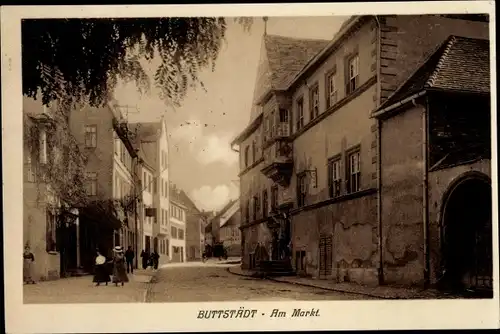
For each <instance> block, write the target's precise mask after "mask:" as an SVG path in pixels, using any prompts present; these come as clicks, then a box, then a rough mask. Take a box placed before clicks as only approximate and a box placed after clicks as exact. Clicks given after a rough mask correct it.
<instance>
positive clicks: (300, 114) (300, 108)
mask: <svg viewBox="0 0 500 334" xmlns="http://www.w3.org/2000/svg"><path fill="white" fill-rule="evenodd" d="M295 108H296V109H297V115H296V116H297V119H296V120H295V130H296V131H300V130H301V129H302V128H303V127H304V97H303V96H301V97H299V98H298V99H297V100H296V101H295Z"/></svg>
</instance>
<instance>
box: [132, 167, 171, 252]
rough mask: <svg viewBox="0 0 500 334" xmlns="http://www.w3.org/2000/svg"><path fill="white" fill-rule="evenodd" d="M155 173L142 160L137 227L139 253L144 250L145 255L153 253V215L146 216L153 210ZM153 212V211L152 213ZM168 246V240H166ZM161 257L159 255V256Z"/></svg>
mask: <svg viewBox="0 0 500 334" xmlns="http://www.w3.org/2000/svg"><path fill="white" fill-rule="evenodd" d="M155 174H156V172H155V170H154V169H153V167H151V166H149V165H148V164H147V162H145V161H144V160H143V161H142V163H141V170H140V174H139V175H141V177H142V182H141V187H140V189H141V193H142V199H141V201H140V204H139V210H138V216H139V221H140V223H139V226H141V227H142V228H141V231H140V235H141V238H140V243H139V247H138V248H139V252H140V251H142V250H145V251H146V252H147V253H151V252H152V251H153V248H152V245H153V226H154V224H155V219H154V215H148V210H154V201H153V197H154V195H153V182H152V180H153V175H155ZM153 212H154V211H153ZM167 245H168V239H167ZM139 255H140V253H139ZM160 256H161V254H160Z"/></svg>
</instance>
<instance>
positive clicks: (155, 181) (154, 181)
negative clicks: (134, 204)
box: [153, 177, 158, 194]
mask: <svg viewBox="0 0 500 334" xmlns="http://www.w3.org/2000/svg"><path fill="white" fill-rule="evenodd" d="M157 180H158V178H156V177H154V178H153V194H156V191H157V186H158V184H157V183H158V182H157Z"/></svg>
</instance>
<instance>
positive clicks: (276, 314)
mask: <svg viewBox="0 0 500 334" xmlns="http://www.w3.org/2000/svg"><path fill="white" fill-rule="evenodd" d="M270 317H271V318H286V317H287V313H286V312H285V311H281V310H279V309H277V308H275V309H273V311H272V312H271V315H270ZM291 317H292V318H294V317H319V309H315V308H312V309H310V310H303V309H300V308H296V309H294V310H293V312H292V316H291Z"/></svg>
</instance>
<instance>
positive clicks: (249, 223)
mask: <svg viewBox="0 0 500 334" xmlns="http://www.w3.org/2000/svg"><path fill="white" fill-rule="evenodd" d="M464 3H465V2H464ZM476 3H479V4H477V5H478V6H479V5H480V4H481V3H482V4H483V5H485V6H483V7H482V8H485V10H484V9H483V10H482V11H481V10H474V8H473V7H471V8H472V9H471V10H470V11H462V12H456V10H453V8H452V6H443V8H442V10H439V11H436V12H435V13H423V12H420V13H419V12H415V13H411V11H410V10H408V12H401V13H397V14H391V12H389V10H390V7H391V6H393V5H392V4H389V3H386V4H383V5H384V6H383V7H384V8H385V10H386V12H381V13H380V14H379V13H377V12H376V11H374V12H373V13H369V12H366V14H364V15H360V14H352V15H351V14H349V11H345V10H344V11H342V10H338V11H336V8H337V7H335V5H333V4H330V6H332V9H331V11H330V12H325V11H323V12H321V11H317V14H316V15H312V14H311V15H300V16H299V15H297V14H296V15H293V14H290V15H284V14H279V11H277V13H278V14H272V12H270V13H269V14H267V13H266V12H265V10H262V9H261V10H260V11H256V12H257V13H256V14H255V15H249V14H245V10H241V8H240V9H239V10H235V11H232V12H228V14H227V15H220V14H218V15H217V14H215V13H216V11H215V9H212V10H211V11H208V12H207V13H210V14H201V11H200V10H198V11H192V13H193V14H194V13H196V15H189V14H184V15H181V14H182V13H188V11H187V8H186V6H177V7H183V10H178V12H179V14H178V15H172V14H167V13H168V12H169V10H168V7H169V6H160V7H159V8H163V9H161V10H157V11H155V10H154V9H153V8H152V7H151V6H150V7H149V8H145V7H147V6H145V7H140V6H137V7H138V9H137V12H135V11H134V8H133V7H135V6H128V8H123V11H118V10H117V11H116V13H117V14H116V15H106V13H110V12H112V11H108V12H106V11H104V12H102V13H101V14H100V15H85V14H84V12H83V9H82V13H77V9H78V6H72V7H75V8H73V11H71V10H70V9H69V8H70V7H69V6H67V7H64V8H66V10H68V15H64V14H61V13H62V12H61V13H59V14H57V15H56V16H54V15H52V16H51V15H50V14H43V15H40V14H37V13H36V11H35V10H33V9H32V10H33V15H31V14H29V13H30V10H27V11H26V12H25V13H27V15H24V14H22V13H21V12H19V9H17V12H16V14H15V17H16V18H17V17H18V16H19V20H17V21H15V20H14V19H12V18H11V19H10V21H9V20H7V19H6V17H7V16H8V15H9V14H8V12H7V11H6V10H4V9H2V40H3V41H2V50H7V52H10V54H9V55H7V53H6V54H5V55H2V73H3V74H2V82H3V85H2V86H3V87H4V88H3V89H2V91H3V92H2V95H4V96H7V98H9V100H8V101H14V99H15V100H16V104H15V105H14V104H9V105H7V102H4V105H3V107H2V123H3V124H4V126H3V127H4V128H3V129H2V132H3V133H2V138H3V141H4V145H3V157H4V158H5V157H6V156H8V154H9V152H12V151H16V156H15V159H14V160H15V161H12V162H9V161H7V162H6V163H5V164H9V166H7V167H6V168H4V174H3V177H4V180H7V179H11V180H10V181H9V182H8V183H7V182H6V183H5V184H4V196H5V199H4V208H5V209H6V213H5V214H4V220H7V216H9V217H10V218H9V220H7V221H6V225H5V226H4V231H5V233H4V235H5V237H4V239H5V240H7V239H11V235H12V239H16V238H18V239H19V240H11V241H9V242H8V245H7V244H5V246H4V247H5V250H6V254H7V255H6V258H7V257H8V258H9V259H11V260H9V261H10V262H6V264H5V266H6V268H7V267H9V263H15V265H16V267H11V268H12V269H9V271H10V270H12V272H11V273H10V274H11V275H12V279H11V278H9V282H7V280H6V287H7V286H8V284H9V283H10V284H11V286H12V288H13V289H18V290H19V291H18V293H19V296H18V297H15V298H16V299H15V303H16V306H15V308H16V309H18V310H22V309H23V307H28V306H30V307H31V306H33V307H42V308H40V309H39V310H43V309H44V307H58V306H60V307H62V308H60V309H61V310H65V308H66V311H67V312H69V310H70V309H69V307H79V310H82V312H87V311H86V310H88V312H97V313H89V316H91V314H92V316H96V315H97V314H99V312H107V311H104V310H109V309H110V308H114V307H119V305H123V306H126V305H129V304H132V305H134V304H135V306H134V307H148V309H147V310H149V311H146V313H141V314H147V313H149V315H147V317H154V318H156V317H157V314H156V313H154V312H158V317H160V318H162V317H167V315H161V313H160V312H166V311H160V310H163V307H170V308H169V310H170V311H169V312H170V314H169V315H168V317H169V319H171V321H172V324H164V327H163V328H158V330H173V329H180V328H182V329H184V330H193V329H196V328H205V326H207V324H209V325H210V326H211V327H206V328H212V330H218V329H223V328H224V327H217V324H220V323H221V322H222V321H223V320H226V322H229V323H231V324H226V325H224V326H230V328H233V329H234V328H236V327H232V326H236V325H235V323H236V322H238V320H240V321H243V320H244V321H245V323H246V324H247V325H243V323H241V324H240V327H241V328H242V329H245V328H246V329H249V328H254V327H253V326H259V324H258V323H259V321H260V320H259V319H260V318H261V319H265V322H266V323H271V324H272V323H273V319H275V322H274V324H273V325H272V326H278V325H277V324H278V321H280V320H285V319H292V320H293V319H294V318H298V319H302V321H306V320H307V322H311V321H313V322H315V321H320V320H321V321H323V323H325V324H326V325H328V323H329V322H330V329H334V328H333V327H335V326H339V325H338V324H337V325H333V324H331V321H332V319H331V315H332V314H334V312H335V313H338V312H342V309H345V312H346V313H347V312H355V310H356V307H355V305H358V304H352V303H349V301H351V302H352V301H358V302H359V303H361V301H371V304H370V303H367V304H363V305H366V307H367V308H366V311H364V312H368V311H367V310H368V309H370V310H377V308H379V307H378V306H377V305H381V304H373V303H376V301H379V302H382V301H385V302H386V303H387V301H391V302H389V303H388V304H389V307H394V308H398V307H399V306H398V305H403V304H398V303H403V302H404V301H412V300H413V301H417V300H418V301H421V302H423V301H425V303H429V305H431V303H440V302H445V301H447V300H448V301H449V303H461V301H463V303H466V302H473V301H475V302H477V303H480V302H485V303H488V304H487V305H489V306H488V307H489V312H486V313H487V314H489V316H490V318H488V319H490V322H489V323H495V322H496V323H498V321H499V318H498V305H496V304H498V291H497V290H498V282H496V280H497V279H498V217H497V206H496V204H494V203H495V202H497V197H496V196H497V194H496V192H497V187H496V182H497V176H496V173H495V170H496V167H495V166H496V115H494V114H495V113H494V110H496V94H495V91H496V71H495V70H496V69H493V68H492V64H493V63H494V59H495V57H496V56H495V54H494V53H492V52H494V44H493V43H494V38H495V35H494V30H495V29H494V26H492V24H493V25H494V16H493V17H492V15H494V14H492V13H493V12H494V10H493V12H491V11H492V9H491V8H493V7H492V6H490V7H488V6H486V5H487V4H486V3H484V2H481V1H479V2H476ZM296 5H297V4H296ZM361 5H362V4H361ZM423 5H425V6H427V4H423ZM365 6H366V5H365ZM464 6H465V5H464ZM470 6H473V4H472V5H470ZM94 7H95V8H97V7H103V8H105V7H108V9H110V8H109V7H111V6H94ZM214 7H216V6H215V5H212V8H214ZM220 7H224V6H223V5H220ZM82 8H83V7H82ZM139 8H143V9H144V13H148V14H147V15H143V16H141V13H143V10H142V9H141V10H139ZM276 8H279V5H277V6H276ZM356 8H362V7H359V6H358V7H356ZM398 8H402V7H398ZM436 8H437V7H436ZM464 8H465V7H464ZM8 9H11V10H12V12H14V10H13V9H12V8H8ZM47 9H48V8H47ZM181 9H182V8H181ZM41 11H42V12H43V9H41ZM358 11H359V10H358ZM365 11H366V10H365ZM97 12H99V11H98V9H96V13H97ZM220 12H221V13H223V11H220ZM351 12H353V13H354V12H355V11H354V10H351ZM20 13H21V14H20ZM44 13H50V11H47V10H46V11H45V12H44ZM85 13H92V11H90V10H88V11H85ZM118 13H119V14H118ZM161 13H166V14H165V16H163V15H162V14H161ZM171 13H176V11H171ZM212 13H214V14H213V15H212ZM235 13H238V14H235ZM286 13H292V12H291V11H286ZM356 13H358V12H356ZM52 14H54V13H53V12H52ZM71 14H73V15H71ZM82 14H83V15H82ZM5 21H9V24H11V25H12V26H13V23H12V22H14V21H15V23H16V28H15V29H16V30H15V31H17V32H19V36H17V37H15V38H14V37H13V36H14V35H15V33H14V34H9V35H10V36H9V37H6V36H7V34H6V33H8V32H9V31H7V24H4V23H5ZM492 32H493V34H492ZM6 38H8V39H9V41H15V43H17V44H15V43H14V42H11V43H13V44H8V45H6V44H7V42H6V41H5V39H6ZM16 57H17V58H16ZM14 59H15V64H13V61H14ZM16 68H17V69H16ZM14 70H16V71H18V73H17V75H18V78H16V77H15V76H13V75H14V74H13V73H14V72H12V71H14ZM4 76H9V79H7V78H5V77H4ZM6 80H9V84H10V83H11V82H12V83H15V84H13V87H14V86H15V87H16V88H15V89H14V88H13V87H11V88H5V84H6ZM492 94H493V96H492ZM8 109H10V110H8ZM9 128H10V130H9ZM14 129H15V131H14ZM15 136H17V137H15ZM18 156H19V158H17V157H18ZM16 159H18V160H19V162H17V160H16ZM4 161H5V160H4ZM21 164H22V168H21ZM21 183H22V186H21ZM7 188H8V189H7ZM19 191H21V192H20V193H19ZM18 193H19V195H18ZM21 197H22V203H23V206H22V207H21V206H20V203H16V205H15V208H14V207H13V205H14V204H12V207H11V208H10V209H8V208H9V206H11V203H13V202H14V201H17V200H18V199H19V201H20V200H21ZM7 210H8V212H7ZM12 225H14V226H13V227H12V228H17V229H18V230H19V233H18V232H17V230H11V226H12ZM16 225H17V226H16ZM10 231H12V233H11V232H10ZM14 232H15V233H14ZM17 234H19V236H18V235H17ZM9 245H10V246H9ZM11 246H12V247H11ZM21 252H22V255H23V258H22V262H21V256H20V255H21V254H20V253H21ZM17 268H18V269H19V270H18V272H16V274H14V271H15V270H17ZM21 270H22V277H21ZM21 281H22V285H21ZM16 284H17V285H16ZM9 289H10V288H9ZM11 293H12V294H13V293H14V292H11ZM16 293H17V291H16ZM495 301H496V304H495ZM252 302H257V303H252ZM325 302H328V303H329V304H325ZM336 302H339V303H336ZM12 303H14V297H12ZM17 303H19V305H17ZM332 303H334V305H335V307H336V308H335V309H331V310H329V308H330V306H328V305H330V304H332ZM113 304H118V305H113ZM23 305H24V306H23ZM99 305H102V308H100V307H101V306H99ZM141 305H142V306H141ZM152 305H160V307H162V308H161V309H158V308H151V309H150V308H149V306H152ZM264 305H268V306H266V307H265V309H264V308H263V307H264ZM359 305H360V304H359ZM369 305H371V306H370V307H371V308H368V307H369ZM405 305H406V304H405ZM423 305H424V306H423V307H422V305H420V306H419V308H425V305H427V304H423ZM436 305H441V304H436ZM442 305H445V304H442ZM446 305H453V304H446ZM457 305H458V304H457ZM468 305H472V304H468ZM492 305H496V309H492V308H491V307H492ZM441 307H444V306H441ZM181 308H182V310H184V311H181ZM188 308H189V309H190V311H187V310H188ZM6 309H9V307H8V306H6ZM91 309H94V310H93V311H92V310H91ZM405 309H406V310H411V309H412V307H411V306H408V307H406V308H405ZM434 309H435V310H438V309H440V307H439V306H437V308H434ZM33 310H34V309H33ZM97 310H103V311H99V312H98V311H97ZM123 310H126V308H124V309H123ZM151 310H152V311H151ZM154 310H156V311H154ZM176 310H177V311H176ZM12 312H13V311H12ZM30 312H31V311H30ZM39 312H43V311H39ZM151 312H153V313H151ZM176 312H178V313H176ZM385 312H389V311H385ZM415 312H417V311H415ZM495 314H496V315H495ZM131 315H132V314H131ZM385 315H387V313H385ZM79 316H83V315H82V314H80V315H79ZM122 316H123V313H122ZM372 316H374V317H376V314H375V315H373V314H372ZM485 316H486V315H485ZM11 317H12V319H11V320H12V322H13V323H16V326H20V323H21V322H22V321H21V320H19V319H14V318H16V314H14V312H13V313H12V314H11ZM38 317H41V318H40V319H44V318H43V316H41V315H39V316H38ZM133 317H135V318H136V320H138V319H139V318H138V315H137V316H136V315H134V316H133ZM179 317H180V318H179ZM175 318H178V319H175ZM181 318H182V319H183V320H182V324H181ZM348 318H352V319H358V321H360V320H359V319H360V318H355V317H353V316H349V317H348ZM165 319H166V318H165ZM130 320H132V319H130ZM455 320H456V321H459V320H457V319H455ZM45 321H46V322H50V321H47V319H46V318H45ZM61 321H63V320H61ZM80 321H83V320H80ZM110 321H111V320H110ZM216 321H217V322H216ZM268 321H269V322H268ZM351 321H355V320H351ZM414 321H417V320H415V319H414ZM75 322H76V320H75ZM126 322H127V323H128V320H127V321H126ZM146 322H147V320H146ZM177 322H179V324H177ZM78 323H81V322H78ZM152 323H154V324H155V325H153V324H151V326H152V327H150V328H149V327H148V328H149V329H146V327H147V326H146V327H145V328H143V329H144V330H153V328H156V327H155V326H156V324H159V323H160V322H159V321H157V320H154V321H153V320H152ZM174 323H175V324H174ZM193 323H197V324H196V325H194V324H193ZM249 323H254V325H248V324H249ZM351 323H352V322H351ZM284 324H285V323H284V322H283V323H282V325H281V326H282V327H280V328H281V329H285V328H284V327H283V326H284ZM24 325H26V324H24ZM260 325H261V326H262V325H263V324H260ZM303 325H306V323H303ZM326 325H325V326H326ZM407 325H408V326H409V324H407ZM51 326H52V327H51ZM53 326H55V324H50V323H48V324H43V325H42V324H39V326H38V327H37V331H38V330H39V331H40V332H43V331H44V328H45V329H46V330H45V331H47V330H48V328H51V331H52V330H53V331H54V332H55V329H53V328H54V327H53ZM94 326H97V324H95V325H94ZM110 326H111V324H110ZM143 326H144V324H143ZM192 326H195V327H192ZM196 326H199V327H196ZM249 326H251V327H249ZM288 326H289V325H288ZM293 326H295V325H293ZM293 326H292V327H293ZM402 326H405V325H404V324H403V325H402ZM464 326H465V325H464ZM16 328H18V327H16ZM19 328H20V327H19ZM23 328H24V327H23ZM29 328H35V327H29ZM73 328H74V327H73ZM93 328H94V329H93V330H92V331H94V330H95V331H98V330H102V331H108V332H114V331H120V329H118V328H115V329H112V327H109V328H107V327H106V328H104V327H93ZM120 328H123V327H120ZM134 328H136V327H131V329H134ZM138 328H139V327H137V330H139V329H138ZM228 328H229V327H228ZM276 328H277V327H276ZM290 328H291V327H290ZM360 328H361V327H360ZM262 329H264V328H262ZM268 329H269V328H268ZM278 329H279V328H278ZM80 330H81V331H88V330H89V329H88V328H87V329H84V327H82V328H81V329H80ZM31 331H33V329H31ZM59 331H66V332H67V329H64V328H63V327H61V328H60V329H59Z"/></svg>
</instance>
